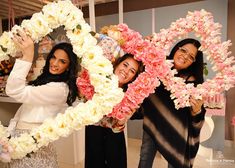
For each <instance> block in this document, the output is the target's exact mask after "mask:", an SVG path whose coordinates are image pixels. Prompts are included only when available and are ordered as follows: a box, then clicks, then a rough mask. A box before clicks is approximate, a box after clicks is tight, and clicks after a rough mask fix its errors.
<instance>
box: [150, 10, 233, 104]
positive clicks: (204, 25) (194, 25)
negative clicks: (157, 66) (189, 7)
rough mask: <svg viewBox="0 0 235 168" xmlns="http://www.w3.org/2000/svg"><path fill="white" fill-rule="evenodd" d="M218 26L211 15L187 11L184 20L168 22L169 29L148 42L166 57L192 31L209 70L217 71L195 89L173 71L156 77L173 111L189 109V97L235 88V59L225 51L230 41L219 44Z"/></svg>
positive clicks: (203, 95)
mask: <svg viewBox="0 0 235 168" xmlns="http://www.w3.org/2000/svg"><path fill="white" fill-rule="evenodd" d="M221 27H222V26H221V25H220V24H219V23H214V20H213V16H212V14H211V13H209V12H207V11H205V10H201V11H195V12H188V15H187V16H186V18H180V19H178V20H176V22H173V23H171V25H170V28H169V29H162V30H161V31H160V33H156V34H154V35H153V38H152V39H151V42H152V43H153V44H154V45H155V46H156V47H157V48H160V49H163V51H164V52H165V54H164V55H168V54H169V51H170V47H171V46H172V45H173V43H174V42H175V41H176V39H177V38H181V37H186V36H187V35H188V34H189V33H190V32H194V33H195V35H196V36H197V37H200V40H201V44H202V46H201V48H200V50H202V51H203V52H204V53H205V54H206V55H207V59H208V60H212V64H213V67H212V69H213V70H214V71H217V72H218V73H217V74H216V75H215V77H214V78H213V79H210V80H207V81H205V82H204V83H203V84H202V85H198V86H197V87H196V88H195V87H193V86H190V85H189V84H187V85H186V84H185V83H184V81H183V80H179V79H178V78H177V77H175V72H174V71H170V70H168V73H166V74H165V76H159V78H160V80H161V81H162V82H163V84H164V85H165V86H166V88H167V89H168V90H170V91H171V93H172V95H171V96H172V98H173V99H175V100H174V102H175V105H176V108H181V107H185V106H189V105H190V104H189V101H188V100H189V99H188V98H189V97H190V96H194V97H196V98H202V97H205V98H206V97H212V96H214V95H216V94H220V93H221V92H223V91H224V90H228V89H229V88H231V87H233V86H234V85H235V66H234V62H235V60H234V56H230V54H231V52H229V51H228V47H229V46H230V45H231V42H230V41H226V42H221V37H220V34H221V32H220V29H221ZM162 77H163V78H162Z"/></svg>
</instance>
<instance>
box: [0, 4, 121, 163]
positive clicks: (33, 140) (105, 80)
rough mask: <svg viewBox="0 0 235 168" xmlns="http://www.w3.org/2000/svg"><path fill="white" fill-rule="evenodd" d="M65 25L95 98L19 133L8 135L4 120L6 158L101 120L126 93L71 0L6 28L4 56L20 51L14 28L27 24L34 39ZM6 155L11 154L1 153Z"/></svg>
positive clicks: (1, 43) (0, 49)
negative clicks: (26, 131)
mask: <svg viewBox="0 0 235 168" xmlns="http://www.w3.org/2000/svg"><path fill="white" fill-rule="evenodd" d="M62 25H63V26H64V28H65V30H66V33H67V34H66V35H67V37H68V38H69V39H70V41H71V44H72V45H73V50H74V52H75V53H76V54H77V56H78V57H79V58H81V59H82V62H81V65H82V66H83V67H84V68H86V69H87V70H88V72H89V75H90V78H91V83H92V85H93V86H94V88H95V94H94V96H93V98H92V100H89V101H87V102H86V103H79V104H78V105H77V106H75V107H69V108H68V109H67V110H66V111H65V113H64V114H58V115H57V116H56V117H55V118H54V119H46V120H45V121H44V122H43V124H42V125H41V126H39V127H38V128H36V129H33V130H32V131H31V132H30V133H24V134H21V135H20V136H19V137H11V138H7V136H8V135H9V134H8V133H7V131H6V128H5V127H3V126H2V125H1V124H0V140H1V141H0V147H1V149H2V147H5V150H0V159H2V161H10V159H11V158H12V159H19V158H22V157H24V156H25V155H26V154H27V153H30V152H32V151H36V150H38V149H39V148H40V147H42V146H45V145H47V144H48V143H49V142H52V141H55V140H57V139H58V138H59V137H60V136H63V137H66V136H68V135H69V134H70V133H72V131H73V130H77V129H80V128H82V127H83V126H85V125H89V124H93V123H96V122H98V121H99V120H100V119H101V118H102V117H103V115H106V114H108V113H110V112H111V111H112V108H113V106H114V105H115V104H117V103H119V102H120V101H121V99H122V97H123V91H122V89H120V88H118V79H117V77H116V76H115V75H114V74H113V67H112V64H111V62H110V61H109V60H108V59H106V58H105V57H104V56H103V53H102V49H101V48H100V47H99V46H97V45H96V43H97V41H96V39H95V38H94V37H93V36H91V34H90V31H91V28H90V26H89V25H88V24H87V23H86V22H85V20H84V18H83V14H82V12H81V11H80V10H79V9H78V8H77V7H76V6H74V5H73V4H72V3H71V2H70V1H69V0H65V1H58V2H53V3H50V4H48V5H46V6H44V7H43V9H42V12H39V13H35V14H34V15H33V16H32V18H31V19H30V20H24V21H23V22H22V24H21V26H14V27H13V29H12V31H11V32H4V33H3V34H2V36H1V37H0V59H1V60H3V59H7V58H8V55H11V56H14V55H15V53H16V52H17V47H16V46H15V44H14V43H13V41H12V40H11V37H12V32H14V31H16V29H23V28H25V29H26V30H28V32H29V35H30V36H31V37H32V39H33V40H34V42H38V41H39V40H40V39H41V38H43V37H44V36H46V35H47V34H48V33H50V32H51V31H52V30H53V29H55V28H58V27H59V26H62ZM6 144H7V145H6ZM6 146H8V147H10V148H6ZM6 149H8V150H6ZM11 149H13V150H11ZM2 155H4V156H6V155H8V156H9V157H1V156H2Z"/></svg>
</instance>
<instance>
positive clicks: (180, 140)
mask: <svg viewBox="0 0 235 168" xmlns="http://www.w3.org/2000/svg"><path fill="white" fill-rule="evenodd" d="M142 106H143V108H144V126H143V127H144V130H145V131H146V132H147V133H148V134H149V135H150V136H151V137H152V139H153V140H154V142H155V143H156V146H157V149H158V151H159V152H160V153H161V154H162V155H163V156H164V158H165V159H166V160H167V161H168V162H169V163H170V164H171V165H172V166H174V167H175V168H190V167H192V165H193V161H194V158H195V157H196V154H197V151H198V148H199V143H200V142H199V136H200V130H201V128H202V125H203V123H204V116H205V109H204V108H202V112H201V113H199V114H198V115H196V116H191V112H190V108H189V107H185V108H180V109H179V110H176V109H175V106H174V103H173V101H172V100H171V98H170V92H169V91H167V90H165V89H164V86H163V85H161V86H160V87H158V88H157V89H156V91H155V93H154V94H151V95H150V96H149V97H148V98H147V99H145V100H144V102H143V104H142Z"/></svg>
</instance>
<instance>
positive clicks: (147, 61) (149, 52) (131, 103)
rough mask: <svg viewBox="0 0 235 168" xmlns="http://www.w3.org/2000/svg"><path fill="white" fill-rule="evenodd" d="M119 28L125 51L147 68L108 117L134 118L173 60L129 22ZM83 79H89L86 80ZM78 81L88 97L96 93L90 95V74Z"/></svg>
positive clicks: (122, 46)
mask: <svg viewBox="0 0 235 168" xmlns="http://www.w3.org/2000/svg"><path fill="white" fill-rule="evenodd" d="M116 28H117V31H119V33H120V34H121V35H120V39H119V40H118V41H119V44H120V46H121V48H122V49H123V50H124V52H126V53H131V54H133V55H134V56H135V59H136V60H139V61H142V62H143V64H144V66H145V72H142V73H141V74H140V75H139V76H138V77H137V79H136V80H135V81H134V82H132V83H131V84H129V85H128V89H127V91H126V93H125V96H124V98H123V100H122V101H121V103H119V104H117V105H116V106H115V107H114V108H113V111H112V112H111V113H110V114H108V117H113V118H117V119H119V120H123V119H128V118H130V117H131V116H132V114H133V113H134V112H135V110H136V109H137V108H138V107H139V104H141V103H142V102H143V100H144V99H145V98H146V97H147V96H148V95H149V94H150V93H153V92H154V89H155V88H156V87H157V86H159V85H160V81H159V78H158V77H159V76H161V75H162V76H164V75H165V72H166V71H167V69H169V64H167V63H166V61H165V60H166V59H165V56H164V54H163V52H161V50H158V49H157V48H156V47H155V46H154V45H153V44H151V43H150V42H149V41H147V40H144V39H143V38H142V36H141V35H140V34H139V33H138V32H135V31H134V30H131V29H129V28H128V26H127V25H125V24H119V25H116ZM85 78H86V79H85ZM83 80H84V82H85V83H83V82H82V81H83ZM77 81H78V82H77V86H78V88H79V90H80V92H81V93H82V94H83V93H85V97H87V98H88V99H89V98H91V97H92V96H89V93H90V92H89V90H90V89H89V87H90V84H87V83H86V82H89V80H87V76H86V75H85V76H84V77H82V76H80V77H79V79H78V80H77ZM82 83H83V84H82ZM83 86H85V87H83Z"/></svg>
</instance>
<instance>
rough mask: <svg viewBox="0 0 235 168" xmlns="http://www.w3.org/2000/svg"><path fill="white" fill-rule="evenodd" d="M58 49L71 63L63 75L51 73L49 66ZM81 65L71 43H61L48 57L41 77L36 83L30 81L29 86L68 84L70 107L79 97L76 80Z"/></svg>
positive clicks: (68, 102)
mask: <svg viewBox="0 0 235 168" xmlns="http://www.w3.org/2000/svg"><path fill="white" fill-rule="evenodd" d="M57 49H61V50H63V51H64V52H66V53H67V55H68V57H69V60H70V63H69V69H68V70H66V71H64V72H63V73H62V74H57V75H54V74H51V73H50V71H49V65H50V59H51V58H52V56H53V55H54V53H55V51H56V50H57ZM79 69H80V68H79V64H78V59H77V56H76V54H75V53H74V52H73V47H72V45H71V44H69V43H59V44H57V45H55V46H54V47H53V48H52V50H51V51H50V53H49V54H48V56H47V59H46V64H45V66H44V67H43V72H42V74H41V75H39V76H38V77H37V79H35V80H34V81H30V82H29V85H33V86H40V85H44V84H47V83H49V82H65V83H67V84H68V87H69V94H68V97H67V104H68V105H69V106H71V105H72V103H73V102H74V101H75V100H76V97H77V95H78V90H77V86H76V78H77V73H78V70H79Z"/></svg>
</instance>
